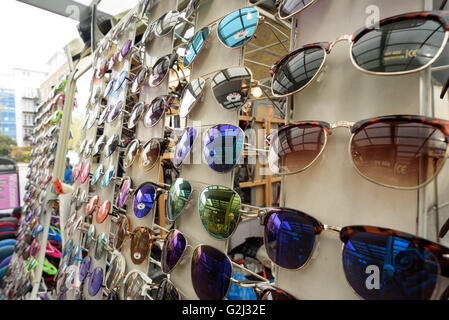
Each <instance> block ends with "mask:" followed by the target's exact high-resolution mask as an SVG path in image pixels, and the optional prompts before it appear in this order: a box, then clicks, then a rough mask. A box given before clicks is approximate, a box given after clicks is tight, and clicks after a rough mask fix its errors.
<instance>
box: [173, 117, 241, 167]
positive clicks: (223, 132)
mask: <svg viewBox="0 0 449 320" xmlns="http://www.w3.org/2000/svg"><path fill="white" fill-rule="evenodd" d="M197 136H198V132H197V130H196V129H195V128H193V127H187V128H185V129H184V132H183V134H182V136H181V138H180V139H179V141H178V143H177V144H176V147H175V154H174V159H173V165H174V166H175V168H179V167H180V166H181V165H182V163H183V162H184V161H185V159H186V158H187V156H188V155H189V153H190V150H191V149H192V147H193V144H194V143H195V140H196V138H197ZM244 140H245V134H244V132H243V130H242V129H241V128H239V127H236V126H234V125H231V124H219V125H216V126H213V127H211V128H209V129H208V130H207V131H206V132H205V133H204V136H203V157H204V160H205V161H206V163H207V164H208V166H209V168H211V169H212V170H214V171H216V172H219V173H226V172H229V171H230V170H232V169H233V168H234V167H235V165H236V164H237V162H238V161H239V159H240V156H241V155H242V152H243V144H244Z"/></svg>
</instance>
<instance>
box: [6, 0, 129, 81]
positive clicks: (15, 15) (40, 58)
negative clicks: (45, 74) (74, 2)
mask: <svg viewBox="0 0 449 320" xmlns="http://www.w3.org/2000/svg"><path fill="white" fill-rule="evenodd" d="M54 1H57V0H54ZM78 2H81V3H83V4H87V5H88V4H90V2H91V1H90V0H78ZM135 4H137V0H125V1H124V0H102V2H101V3H100V5H99V7H98V8H99V10H101V11H104V12H107V13H109V14H112V15H114V14H117V13H120V12H122V11H124V10H126V9H130V8H131V7H133V6H134V5H135ZM77 25H78V22H77V21H75V20H72V19H69V18H65V17H62V16H59V15H57V14H54V13H51V12H48V11H45V10H42V9H39V8H36V7H33V6H30V5H27V4H24V3H21V2H18V1H15V0H1V1H0V37H1V39H2V44H3V45H2V48H1V50H0V73H11V71H12V68H16V67H18V68H25V69H32V70H42V71H47V70H48V68H47V65H46V64H47V62H48V60H49V59H50V58H51V56H52V55H53V54H54V53H55V52H56V51H62V50H63V47H64V46H65V45H66V44H67V43H69V42H70V41H72V40H73V39H75V38H78V37H79V33H78V29H77V28H76V26H77Z"/></svg>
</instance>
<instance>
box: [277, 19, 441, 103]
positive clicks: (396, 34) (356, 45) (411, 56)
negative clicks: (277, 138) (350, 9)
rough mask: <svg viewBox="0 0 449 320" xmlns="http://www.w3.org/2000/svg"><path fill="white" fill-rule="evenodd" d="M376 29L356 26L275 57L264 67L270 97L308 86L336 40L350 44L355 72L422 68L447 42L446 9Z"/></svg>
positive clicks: (387, 73)
mask: <svg viewBox="0 0 449 320" xmlns="http://www.w3.org/2000/svg"><path fill="white" fill-rule="evenodd" d="M378 25H379V28H374V27H371V28H368V27H363V28H360V29H359V30H357V31H356V32H355V33H354V34H352V35H348V34H346V35H342V36H340V37H339V38H337V39H336V40H334V41H332V42H317V43H311V44H307V45H305V46H303V47H301V48H299V49H297V50H295V51H293V52H291V53H289V54H287V55H286V56H285V57H283V58H281V59H280V60H279V61H278V62H276V63H275V64H274V65H273V66H272V67H271V69H270V74H271V76H272V80H271V91H272V93H273V96H275V97H287V96H290V95H292V94H295V93H298V92H300V91H302V90H304V89H305V88H307V87H308V86H310V85H311V84H312V83H313V82H314V81H315V80H316V79H317V78H318V76H319V75H320V73H321V72H322V71H323V70H324V68H325V65H326V61H327V56H328V55H329V54H330V53H331V51H332V48H333V47H334V46H335V45H336V44H337V43H338V42H341V41H347V42H348V43H349V44H350V49H349V53H350V58H351V62H352V64H353V65H354V66H355V67H356V68H357V69H358V70H359V71H361V72H363V73H366V74H370V75H380V76H396V75H406V74H410V73H416V72H419V71H421V70H424V69H426V68H428V67H429V66H430V65H432V64H433V63H434V62H435V61H436V60H437V59H438V58H439V57H440V55H441V54H442V52H443V50H444V48H445V47H446V44H447V41H448V39H449V11H423V12H413V13H407V14H402V15H397V16H393V17H390V18H386V19H383V20H381V21H380V22H379V24H378ZM424 25H425V26H424ZM373 32H374V35H372V33H373ZM411 39H413V40H411ZM381 45H382V46H383V47H379V46H381ZM376 52H380V53H381V54H380V53H379V54H378V55H376ZM400 60H403V61H400ZM424 60H425V61H424ZM398 61H400V63H398Z"/></svg>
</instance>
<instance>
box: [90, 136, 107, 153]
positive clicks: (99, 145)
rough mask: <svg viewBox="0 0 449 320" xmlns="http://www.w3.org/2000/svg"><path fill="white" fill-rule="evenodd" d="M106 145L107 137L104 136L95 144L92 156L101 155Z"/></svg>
mask: <svg viewBox="0 0 449 320" xmlns="http://www.w3.org/2000/svg"><path fill="white" fill-rule="evenodd" d="M105 144H106V136H105V135H104V134H103V135H101V136H100V138H98V140H97V142H96V143H95V146H94V150H93V153H92V156H96V155H97V154H99V153H100V152H101V151H102V150H103V148H104V145H105Z"/></svg>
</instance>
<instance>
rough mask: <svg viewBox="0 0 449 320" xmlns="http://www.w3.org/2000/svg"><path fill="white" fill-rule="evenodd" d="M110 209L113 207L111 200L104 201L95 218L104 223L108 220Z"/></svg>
mask: <svg viewBox="0 0 449 320" xmlns="http://www.w3.org/2000/svg"><path fill="white" fill-rule="evenodd" d="M110 209H111V203H110V202H109V200H106V201H105V202H103V204H102V205H101V207H100V208H99V209H98V212H97V215H96V217H95V220H96V221H97V223H103V222H104V221H105V220H106V218H107V217H108V213H109V210H110Z"/></svg>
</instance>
